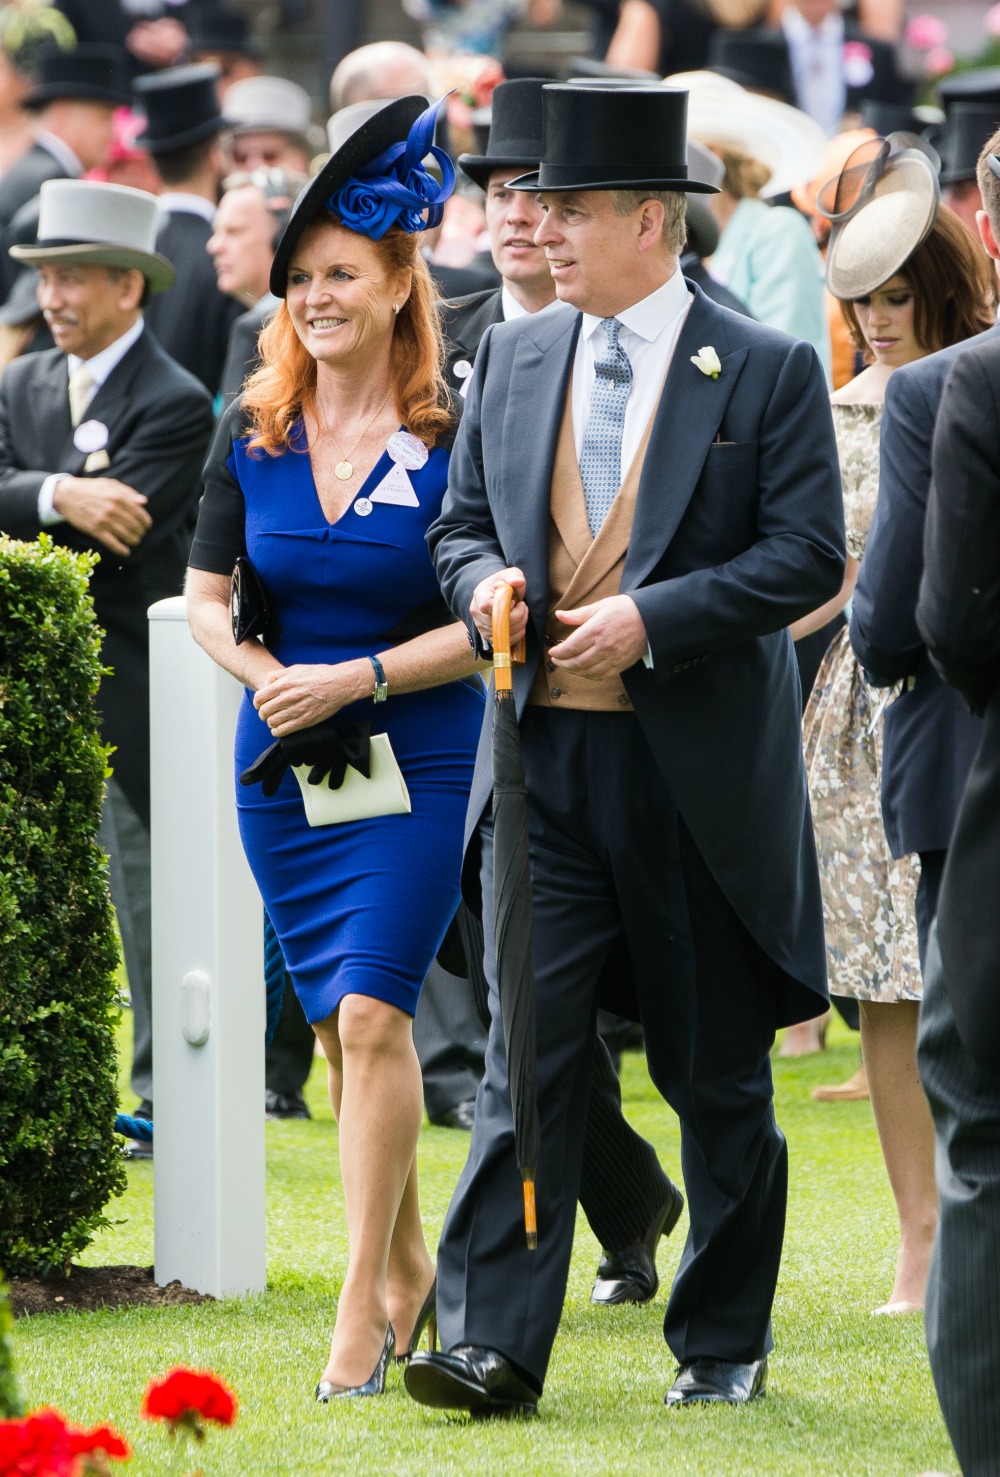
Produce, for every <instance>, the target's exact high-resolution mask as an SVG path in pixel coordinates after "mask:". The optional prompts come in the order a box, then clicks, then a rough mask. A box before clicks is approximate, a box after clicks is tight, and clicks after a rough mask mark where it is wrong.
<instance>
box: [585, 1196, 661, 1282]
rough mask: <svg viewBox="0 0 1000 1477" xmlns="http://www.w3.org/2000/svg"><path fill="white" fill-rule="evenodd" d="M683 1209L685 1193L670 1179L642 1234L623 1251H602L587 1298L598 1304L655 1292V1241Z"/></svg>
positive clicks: (656, 1277)
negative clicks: (662, 1197)
mask: <svg viewBox="0 0 1000 1477" xmlns="http://www.w3.org/2000/svg"><path fill="white" fill-rule="evenodd" d="M683 1209H684V1196H683V1195H682V1194H681V1192H680V1190H678V1188H677V1186H676V1185H675V1184H673V1183H671V1184H670V1188H669V1194H668V1195H667V1198H666V1200H665V1201H664V1203H663V1205H661V1207H660V1209H659V1210H658V1211H657V1212H656V1215H655V1216H654V1217H653V1219H652V1220H651V1221H650V1223H649V1225H648V1227H647V1228H646V1230H645V1232H644V1233H643V1235H642V1236H641V1237H640V1239H639V1240H638V1241H633V1242H632V1244H631V1246H626V1248H625V1250H624V1251H605V1253H604V1255H603V1256H602V1257H601V1262H600V1266H599V1267H598V1268H597V1281H596V1282H595V1283H594V1290H593V1292H592V1293H591V1294H590V1301H591V1302H592V1303H598V1304H600V1306H601V1307H610V1306H612V1305H616V1304H618V1303H648V1302H649V1300H650V1298H653V1297H655V1296H656V1289H657V1288H658V1287H659V1285H660V1279H659V1277H658V1276H657V1275H656V1243H657V1242H658V1241H659V1239H660V1237H661V1236H669V1235H670V1233H671V1231H672V1230H673V1229H674V1227H675V1226H676V1224H677V1222H678V1220H679V1219H680V1213H681V1211H682V1210H683Z"/></svg>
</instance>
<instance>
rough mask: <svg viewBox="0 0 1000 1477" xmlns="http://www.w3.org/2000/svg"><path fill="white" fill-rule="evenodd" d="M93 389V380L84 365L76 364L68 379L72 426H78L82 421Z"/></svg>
mask: <svg viewBox="0 0 1000 1477" xmlns="http://www.w3.org/2000/svg"><path fill="white" fill-rule="evenodd" d="M93 388H94V380H93V376H92V375H91V373H90V370H89V369H88V368H87V366H86V364H78V365H77V366H76V368H75V369H74V370H73V372H72V374H71V375H70V377H69V415H70V420H71V421H72V422H73V425H74V426H78V425H79V424H80V422H81V421H82V420H83V416H84V412H85V411H86V409H87V406H88V405H89V404H90V394H91V391H92V390H93Z"/></svg>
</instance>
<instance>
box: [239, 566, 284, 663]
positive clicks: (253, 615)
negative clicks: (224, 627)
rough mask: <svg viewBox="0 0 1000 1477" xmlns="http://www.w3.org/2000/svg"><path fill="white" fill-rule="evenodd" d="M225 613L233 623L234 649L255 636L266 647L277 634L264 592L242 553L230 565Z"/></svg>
mask: <svg viewBox="0 0 1000 1477" xmlns="http://www.w3.org/2000/svg"><path fill="white" fill-rule="evenodd" d="M229 612H230V615H231V616H232V620H233V640H234V641H235V642H236V645H237V646H239V645H240V644H241V643H242V642H244V641H247V640H249V638H250V637H251V636H259V637H260V639H261V640H262V641H263V643H264V645H265V646H266V645H267V644H268V641H269V640H271V639H272V638H273V637H274V636H276V635H277V623H276V621H275V619H274V612H273V611H272V609H271V602H270V600H268V598H267V591H266V590H265V588H264V585H263V583H262V581H261V578H260V575H259V574H258V573H257V571H256V569H254V567H253V565H252V564H251V563H250V560H249V559H248V558H247V557H246V555H245V554H241V555H240V557H239V558H238V559H237V561H236V563H235V564H234V565H233V583H232V588H231V590H230V593H229Z"/></svg>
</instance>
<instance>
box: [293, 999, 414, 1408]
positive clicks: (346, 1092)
mask: <svg viewBox="0 0 1000 1477" xmlns="http://www.w3.org/2000/svg"><path fill="white" fill-rule="evenodd" d="M315 1030H316V1034H317V1036H318V1037H319V1039H320V1041H321V1042H322V1044H323V1049H324V1052H325V1053H326V1058H327V1062H328V1064H329V1079H330V1098H331V1102H332V1103H333V1105H334V1111H335V1112H336V1113H337V1119H338V1123H339V1125H340V1134H339V1138H340V1172H341V1177H342V1179H343V1184H344V1202H345V1205H346V1209H347V1234H348V1243H349V1247H350V1256H349V1261H348V1268H347V1275H346V1277H345V1279H344V1285H343V1287H342V1289H341V1294H340V1302H339V1304H338V1307H337V1324H336V1328H335V1330H334V1335H333V1345H332V1347H331V1350H330V1359H329V1362H328V1364H327V1367H326V1369H325V1370H324V1372H323V1379H325V1380H329V1381H330V1382H331V1383H332V1384H339V1385H358V1384H361V1383H363V1382H364V1381H365V1380H367V1379H368V1378H369V1377H370V1375H371V1372H372V1370H373V1369H374V1368H375V1365H376V1363H377V1361H378V1356H379V1354H380V1353H381V1351H382V1344H383V1342H384V1340H385V1329H386V1323H387V1322H388V1317H389V1315H388V1308H387V1301H386V1278H387V1273H388V1267H389V1257H390V1246H391V1244H392V1243H393V1239H394V1230H395V1227H396V1221H397V1215H398V1211H399V1209H400V1206H401V1204H402V1202H403V1198H404V1193H405V1192H406V1190H407V1184H408V1181H409V1180H410V1179H411V1178H412V1180H413V1190H412V1195H411V1197H410V1198H411V1202H412V1203H411V1204H410V1205H409V1206H408V1209H407V1220H406V1226H407V1229H408V1232H409V1234H410V1235H411V1236H412V1235H413V1230H414V1224H415V1227H416V1231H417V1234H418V1236H419V1249H420V1250H422V1251H423V1255H424V1257H426V1256H427V1252H426V1249H425V1248H424V1246H423V1235H422V1233H421V1232H420V1229H419V1228H420V1215H419V1209H418V1208H417V1205H416V1178H415V1174H414V1170H413V1165H414V1156H415V1152H416V1144H417V1136H418V1134H419V1132H420V1122H421V1118H422V1116H423V1096H422V1090H421V1082H420V1065H419V1063H418V1061H417V1057H416V1052H415V1051H414V1049H413V1035H412V1021H411V1020H410V1017H409V1016H408V1015H406V1014H405V1013H404V1012H403V1011H401V1010H397V1009H396V1008H395V1006H392V1005H387V1004H385V1003H384V1002H383V1001H381V1000H373V999H370V998H368V997H367V996H364V995H349V996H347V998H346V999H344V1000H343V1001H342V1002H341V1004H340V1006H339V1008H338V1010H337V1011H336V1013H335V1016H333V1017H330V1018H329V1019H328V1020H326V1021H322V1022H321V1023H320V1024H319V1025H318V1026H316V1027H315ZM338 1094H339V1105H338V1102H337V1097H338ZM407 1250H408V1251H410V1248H409V1247H408V1248H407ZM399 1256H400V1258H402V1256H403V1253H402V1249H401V1250H400V1253H399ZM418 1258H419V1253H418V1252H417V1251H415V1250H414V1251H411V1252H410V1258H409V1259H410V1260H411V1261H413V1262H416V1261H417V1260H418ZM426 1265H427V1266H428V1267H429V1265H430V1261H429V1258H428V1259H427V1264H426ZM426 1280H427V1282H428V1284H429V1278H427V1279H426ZM425 1290H426V1288H425ZM417 1306H418V1307H419V1303H418V1305H417Z"/></svg>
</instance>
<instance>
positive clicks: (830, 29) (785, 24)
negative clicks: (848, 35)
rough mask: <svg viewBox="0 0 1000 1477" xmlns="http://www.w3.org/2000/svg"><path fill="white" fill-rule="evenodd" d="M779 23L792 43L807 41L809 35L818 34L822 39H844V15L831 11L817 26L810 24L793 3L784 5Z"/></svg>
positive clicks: (829, 40) (837, 40)
mask: <svg viewBox="0 0 1000 1477" xmlns="http://www.w3.org/2000/svg"><path fill="white" fill-rule="evenodd" d="M781 25H782V29H783V30H784V32H785V35H786V36H787V37H788V40H789V41H790V42H792V43H793V44H795V43H798V44H801V43H802V42H803V41H808V40H809V39H810V37H814V36H818V37H819V38H821V39H822V40H823V41H828V42H839V41H843V39H844V17H843V16H842V15H838V14H837V12H836V11H832V12H831V13H830V15H828V16H827V17H826V18H825V20H824V21H823V22H822V23H821V24H820V25H818V26H811V25H810V24H809V22H808V21H807V20H806V18H805V16H804V15H803V14H802V12H801V11H800V10H797V9H796V8H795V6H794V5H786V6H785V8H784V10H783V11H782V12H781Z"/></svg>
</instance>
